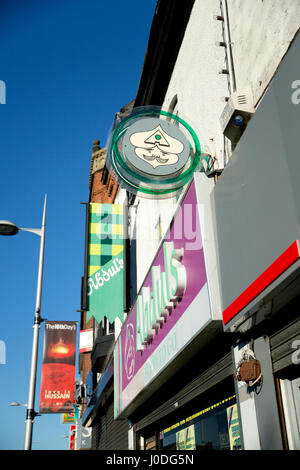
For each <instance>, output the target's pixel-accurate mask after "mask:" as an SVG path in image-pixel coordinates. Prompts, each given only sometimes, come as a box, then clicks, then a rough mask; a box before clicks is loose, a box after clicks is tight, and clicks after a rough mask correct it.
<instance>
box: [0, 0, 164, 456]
mask: <svg viewBox="0 0 300 470" xmlns="http://www.w3.org/2000/svg"><path fill="white" fill-rule="evenodd" d="M155 6H156V0H147V1H143V2H141V1H139V0H131V1H130V2H123V1H120V0H116V1H114V2H107V1H106V2H105V1H103V0H26V1H24V0H1V3H0V43H1V47H0V80H3V81H4V82H5V84H6V104H5V105H4V104H1V105H0V161H1V164H0V219H6V220H11V221H13V222H15V223H16V224H17V225H18V226H19V227H34V228H39V227H40V225H41V220H42V210H43V201H44V195H45V193H47V229H46V247H45V269H44V282H43V297H42V317H44V318H47V319H48V320H64V321H67V320H69V321H73V320H78V321H79V313H77V312H76V310H78V309H79V308H80V283H81V276H82V274H83V254H84V224H85V220H84V218H85V214H84V206H83V205H81V204H80V203H81V202H85V201H87V200H88V194H89V189H88V179H89V166H90V155H91V149H92V142H93V140H94V139H97V138H98V139H100V141H101V145H102V146H104V145H105V143H106V139H107V135H108V131H109V128H110V126H111V124H112V121H113V118H114V114H115V112H117V111H119V110H120V108H122V107H123V106H124V105H125V104H126V103H128V102H129V101H131V100H132V99H134V98H135V95H136V91H137V87H138V83H139V78H140V74H141V70H142V66H143V61H144V56H145V51H146V46H147V41H148V36H149V32H150V27H151V23H152V19H153V15H154V11H155ZM39 241H40V239H39V237H38V236H36V235H34V234H30V233H25V232H21V233H19V234H18V235H16V236H15V237H0V292H1V313H0V315H1V323H0V340H1V341H3V342H4V343H5V346H6V364H0V416H1V420H0V449H1V450H3V449H7V450H9V449H20V450H21V449H23V444H24V431H25V415H26V409H25V408H24V407H11V406H9V404H10V402H12V401H18V402H20V403H26V402H27V393H28V381H29V368H30V360H31V347H32V332H33V330H32V324H33V315H34V308H35V295H36V280H37V269H38V256H39ZM43 335H44V327H43V326H42V327H41V330H40V349H39V351H40V352H39V363H38V376H37V387H36V407H35V408H36V410H38V407H39V392H40V378H41V361H42V346H43ZM76 375H77V376H78V360H77V364H76ZM60 418H61V417H60V415H53V416H52V415H43V416H41V417H37V418H36V419H35V422H34V431H33V446H32V448H33V449H39V450H40V449H53V450H54V449H68V439H64V438H63V436H64V435H66V434H68V432H69V425H66V424H61V423H60Z"/></svg>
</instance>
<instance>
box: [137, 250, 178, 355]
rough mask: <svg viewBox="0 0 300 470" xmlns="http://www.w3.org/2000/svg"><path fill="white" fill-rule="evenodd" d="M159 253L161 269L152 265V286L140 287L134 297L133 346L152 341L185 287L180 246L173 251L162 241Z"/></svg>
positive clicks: (141, 346)
mask: <svg viewBox="0 0 300 470" xmlns="http://www.w3.org/2000/svg"><path fill="white" fill-rule="evenodd" d="M163 252H164V268H165V271H161V268H160V266H153V267H152V269H151V276H152V289H151V290H150V287H143V288H142V292H141V294H140V295H138V298H137V341H136V347H137V349H144V347H145V345H147V344H149V343H150V342H151V341H152V339H153V337H154V335H155V334H156V332H157V331H159V329H160V326H161V325H162V324H163V323H164V322H165V321H167V319H168V317H169V315H170V314H171V313H172V311H173V310H174V308H175V306H176V305H177V303H178V302H179V300H180V299H181V298H182V296H183V294H184V292H185V289H186V269H185V267H184V265H183V264H182V263H181V259H182V258H183V255H184V248H181V249H179V250H175V249H174V242H165V243H164V244H163Z"/></svg>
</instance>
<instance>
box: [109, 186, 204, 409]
mask: <svg viewBox="0 0 300 470" xmlns="http://www.w3.org/2000/svg"><path fill="white" fill-rule="evenodd" d="M211 321H212V314H211V309H210V300H209V294H208V284H207V276H206V269H205V259H204V250H203V245H202V235H201V228H200V218H199V205H198V203H197V196H196V188H195V183H194V180H193V181H192V182H191V184H190V186H189V189H188V190H187V192H186V194H185V197H184V199H183V202H182V204H181V207H180V208H179V210H178V211H177V213H176V214H175V217H174V219H173V221H172V223H171V225H170V228H169V231H168V233H167V234H166V237H165V239H164V240H163V241H162V244H161V246H160V248H159V250H158V252H157V255H156V257H155V259H154V261H153V264H152V266H151V268H150V269H149V271H148V274H147V275H146V278H145V280H144V283H143V285H142V287H141V289H140V291H139V293H138V296H137V299H136V302H135V304H134V305H133V307H132V310H131V312H130V313H129V315H128V317H127V319H126V322H125V323H124V325H123V328H122V331H121V333H120V335H119V337H118V339H117V341H116V343H115V350H114V386H115V393H114V396H115V417H117V416H120V415H122V416H126V414H127V413H129V412H130V411H128V410H130V408H131V409H132V408H133V407H134V406H135V404H134V403H133V402H134V399H135V397H136V396H137V395H140V394H141V395H142V394H143V393H144V392H145V390H146V389H147V391H149V387H152V388H155V386H156V384H157V381H156V378H157V377H158V376H159V375H160V374H164V371H165V370H166V369H167V368H168V366H169V365H170V364H171V363H172V362H173V361H174V359H175V358H177V357H179V355H180V354H181V353H182V352H183V350H184V349H185V347H186V345H187V344H188V343H190V342H191V341H192V340H194V339H195V338H196V336H197V335H198V334H199V332H200V331H205V332H206V331H207V330H206V328H209V325H211ZM130 405H131V406H130ZM128 407H129V408H128Z"/></svg>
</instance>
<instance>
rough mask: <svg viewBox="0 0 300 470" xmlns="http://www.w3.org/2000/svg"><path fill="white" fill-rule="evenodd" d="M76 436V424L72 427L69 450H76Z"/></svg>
mask: <svg viewBox="0 0 300 470" xmlns="http://www.w3.org/2000/svg"><path fill="white" fill-rule="evenodd" d="M75 436H76V424H74V425H72V426H71V428H70V445H69V450H75Z"/></svg>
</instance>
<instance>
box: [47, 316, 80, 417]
mask: <svg viewBox="0 0 300 470" xmlns="http://www.w3.org/2000/svg"><path fill="white" fill-rule="evenodd" d="M76 331H77V325H76V322H69V321H66V322H63V321H46V322H45V334H44V351H43V365H42V380H41V394H40V413H74V392H75V354H76Z"/></svg>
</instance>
